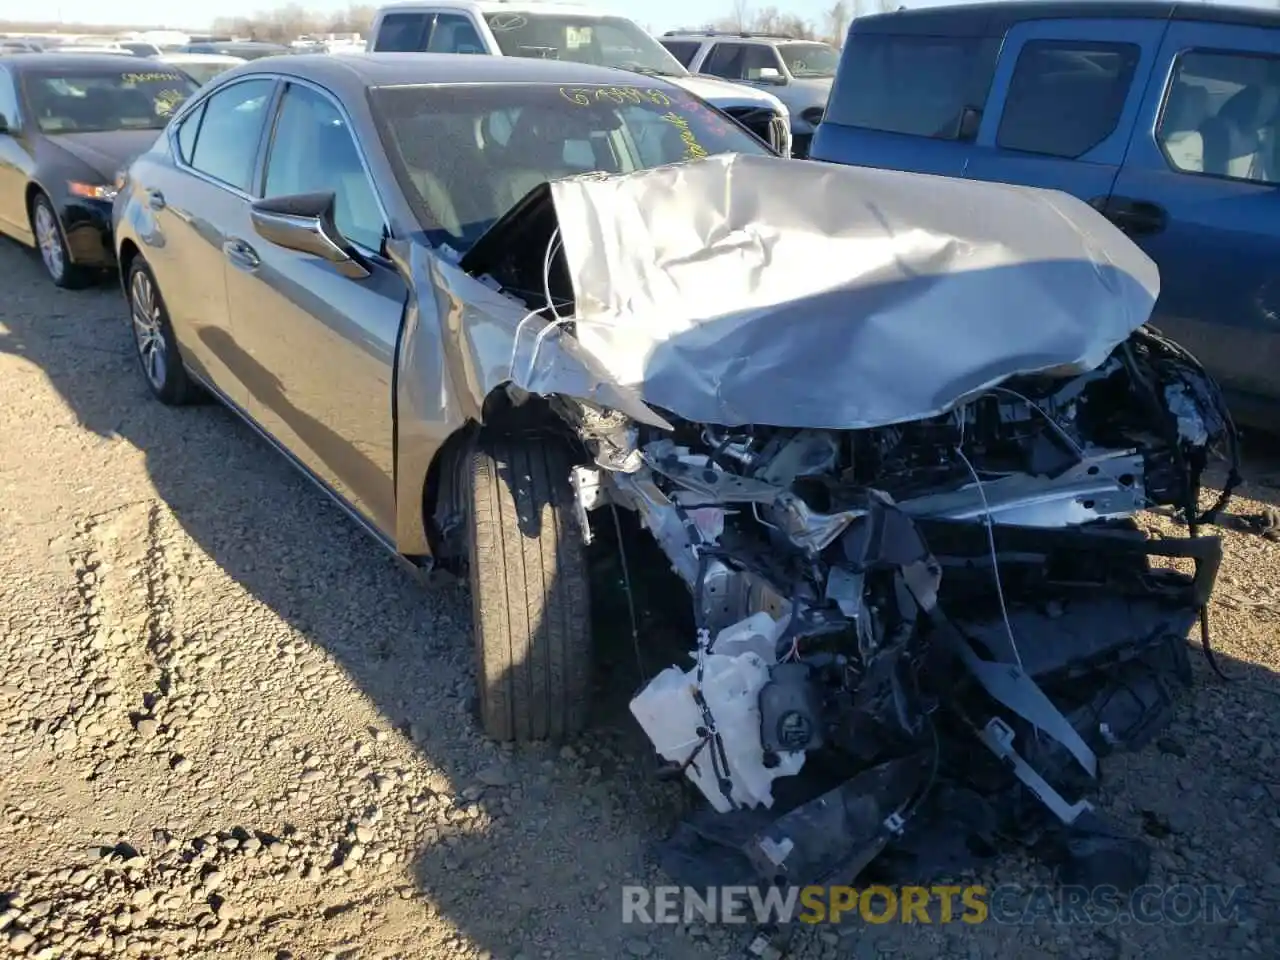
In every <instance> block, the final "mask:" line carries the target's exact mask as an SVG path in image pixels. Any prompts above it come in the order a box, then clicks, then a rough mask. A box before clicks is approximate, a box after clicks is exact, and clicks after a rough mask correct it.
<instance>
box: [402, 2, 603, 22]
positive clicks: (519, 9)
mask: <svg viewBox="0 0 1280 960" xmlns="http://www.w3.org/2000/svg"><path fill="white" fill-rule="evenodd" d="M419 10H420V11H422V12H424V13H425V12H428V11H431V10H474V11H476V12H478V13H545V14H548V15H550V16H555V15H556V14H561V15H571V16H575V17H591V18H593V19H597V20H603V19H605V18H606V17H607V18H612V19H626V18H625V17H622V16H621V15H620V14H616V13H610V12H609V11H607V10H598V9H596V8H595V7H588V6H584V5H582V4H578V3H555V2H550V3H543V2H542V0H515V2H512V3H508V2H507V0H404V2H400V3H385V4H383V5H382V6H380V7H378V15H379V16H381V15H382V14H386V13H416V12H418V11H419Z"/></svg>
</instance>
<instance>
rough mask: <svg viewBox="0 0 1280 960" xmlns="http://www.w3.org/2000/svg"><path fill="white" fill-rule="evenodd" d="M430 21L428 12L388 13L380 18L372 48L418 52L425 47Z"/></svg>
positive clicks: (398, 51)
mask: <svg viewBox="0 0 1280 960" xmlns="http://www.w3.org/2000/svg"><path fill="white" fill-rule="evenodd" d="M430 23H431V14H429V13H389V14H387V15H386V16H385V17H383V18H382V25H381V26H380V27H378V38H377V40H375V41H374V44H373V49H374V50H375V51H387V52H389V53H420V52H421V51H422V50H423V49H425V47H426V43H427V28H428V27H429V26H430Z"/></svg>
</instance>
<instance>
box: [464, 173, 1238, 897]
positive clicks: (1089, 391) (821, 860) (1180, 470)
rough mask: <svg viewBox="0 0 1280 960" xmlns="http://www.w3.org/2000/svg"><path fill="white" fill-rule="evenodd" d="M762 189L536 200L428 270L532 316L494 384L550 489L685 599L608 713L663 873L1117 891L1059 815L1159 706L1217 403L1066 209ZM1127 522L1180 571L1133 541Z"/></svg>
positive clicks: (1079, 801) (932, 181)
mask: <svg viewBox="0 0 1280 960" xmlns="http://www.w3.org/2000/svg"><path fill="white" fill-rule="evenodd" d="M775 164H784V162H783V161H774V160H772V159H770V158H759V159H756V158H728V159H724V158H720V159H714V158H713V160H709V161H705V162H701V163H699V164H688V165H681V166H680V167H675V168H663V169H660V170H655V171H648V172H646V173H642V174H636V175H633V176H630V177H616V178H607V179H603V180H599V179H597V180H591V179H587V180H576V181H563V182H556V183H553V184H551V185H550V188H549V189H548V190H547V191H545V192H544V195H543V196H542V198H541V201H539V200H538V198H532V199H531V200H530V201H529V202H528V203H527V204H526V205H525V208H524V209H523V210H522V211H517V216H515V217H514V218H513V220H512V222H510V223H507V224H505V225H502V226H501V228H500V233H501V231H507V234H508V235H509V238H510V242H507V243H505V244H504V243H503V242H501V240H502V236H501V235H496V236H495V237H491V238H489V239H488V240H487V241H482V244H479V245H478V247H480V252H479V254H477V255H475V256H473V257H472V262H471V263H470V264H469V263H468V262H467V260H466V259H465V258H464V261H463V264H462V266H463V268H464V269H468V268H469V269H470V270H471V272H472V273H473V274H475V275H481V279H482V280H484V282H485V283H486V284H487V285H488V287H490V288H496V289H501V290H505V291H508V292H511V293H512V295H513V296H519V297H520V299H521V300H522V302H523V305H524V306H529V307H533V308H534V310H533V312H532V313H529V314H527V315H526V316H525V317H524V318H523V319H522V321H521V326H523V325H524V323H525V321H527V320H529V318H531V317H532V318H534V323H535V325H536V328H537V333H536V335H534V336H530V337H526V338H524V340H523V343H524V344H525V346H523V347H522V337H521V332H522V331H521V330H519V329H517V330H516V332H515V333H514V335H513V337H512V345H511V357H512V359H511V363H510V370H511V378H510V382H511V384H512V388H513V390H514V393H515V395H517V396H526V395H529V394H539V395H542V396H544V397H546V398H547V399H548V401H549V404H550V407H551V409H552V410H554V411H555V413H556V414H558V416H559V418H560V419H561V420H562V421H563V422H565V423H567V424H568V425H569V426H570V428H571V429H572V430H573V431H574V432H575V433H576V434H577V436H578V437H579V439H580V440H581V441H582V444H583V446H584V448H585V449H586V450H587V451H588V454H589V456H590V458H591V461H592V462H590V463H584V464H583V465H581V466H579V467H577V468H576V469H575V473H574V476H573V483H574V487H575V489H576V491H577V509H578V512H579V519H580V522H581V523H582V524H583V528H584V530H586V531H587V535H588V537H589V536H590V531H591V528H592V514H593V512H594V511H597V510H600V509H601V508H607V509H609V510H627V511H632V512H633V513H634V514H635V515H636V516H637V517H638V519H639V521H640V523H641V524H642V525H643V527H644V528H645V529H647V530H648V532H649V533H650V534H651V535H652V537H653V538H654V540H655V541H656V543H657V544H658V546H659V547H660V548H661V550H662V552H663V553H664V554H665V556H666V558H667V560H669V562H670V565H671V568H672V569H673V571H674V572H675V574H676V576H678V577H679V579H680V580H681V581H683V583H684V584H685V586H686V587H687V588H688V591H689V595H690V597H691V601H692V605H693V619H694V622H695V631H694V636H692V637H691V638H690V646H689V652H688V659H687V661H686V662H684V663H680V664H677V665H673V666H671V667H668V668H667V669H665V670H663V671H662V672H660V673H659V674H658V675H657V676H655V677H653V678H652V679H651V680H650V681H649V682H648V684H647V686H645V687H644V689H643V690H641V692H640V693H639V694H638V695H637V696H636V697H635V699H634V700H633V701H632V703H631V711H632V714H633V715H634V716H635V718H636V720H637V721H638V722H639V724H640V726H641V727H642V728H643V729H644V731H645V733H646V734H647V735H648V737H649V739H650V740H651V741H652V742H653V744H654V746H655V748H656V750H657V752H658V754H659V755H660V756H661V757H662V759H663V762H664V763H665V765H666V766H665V770H666V771H667V772H668V773H670V774H671V775H673V776H680V777H683V778H686V779H687V780H688V781H690V782H691V783H692V784H693V785H694V786H695V787H696V788H697V790H698V791H699V793H700V794H701V796H702V798H703V799H705V802H706V805H705V809H704V811H703V812H702V813H700V814H697V815H695V816H693V817H692V818H690V820H689V821H687V822H686V823H685V824H683V825H682V827H681V829H680V830H678V831H677V832H676V835H675V836H674V837H673V839H672V841H671V842H670V843H669V844H667V846H666V847H665V855H664V862H665V863H666V865H667V868H668V870H669V872H671V873H672V874H674V875H676V876H677V878H678V879H679V880H680V881H681V882H691V883H695V884H699V885H701V884H705V883H729V882H758V883H785V884H796V885H801V884H808V883H818V882H823V881H825V880H829V879H832V878H835V879H838V880H839V881H840V882H848V881H849V880H851V879H852V878H853V877H854V876H855V875H857V874H858V873H859V872H860V871H861V870H863V868H865V867H866V866H867V865H868V864H870V863H871V862H872V861H873V860H875V861H877V862H878V863H879V864H880V866H881V867H882V868H884V867H886V866H887V865H889V864H899V865H901V866H902V868H903V869H904V870H906V871H907V872H908V874H909V875H910V876H911V877H913V878H914V879H915V880H917V881H918V880H920V879H921V878H922V877H923V876H924V875H928V874H937V873H939V872H945V871H947V870H949V869H952V868H958V867H960V866H963V865H964V861H965V860H966V858H967V857H969V856H970V855H972V853H973V851H974V850H975V849H977V848H979V847H982V848H985V849H989V850H996V849H999V848H1000V846H1001V845H1002V844H1003V843H1005V842H1008V841H1015V842H1018V843H1021V844H1030V845H1034V846H1035V847H1036V848H1037V849H1039V850H1041V851H1042V852H1044V853H1046V855H1051V856H1054V857H1056V859H1057V861H1058V862H1059V863H1060V864H1062V865H1064V867H1065V868H1066V869H1067V870H1068V871H1071V872H1072V873H1071V874H1070V875H1072V876H1074V877H1076V878H1078V879H1080V880H1081V881H1082V882H1094V883H1098V882H1106V883H1113V884H1116V885H1119V886H1123V885H1129V884H1135V883H1140V882H1141V881H1142V879H1143V877H1144V876H1145V872H1146V863H1145V848H1144V847H1143V846H1142V845H1141V844H1140V843H1139V842H1138V841H1136V840H1134V839H1133V838H1130V837H1127V836H1125V835H1124V834H1123V832H1121V831H1118V830H1117V829H1116V828H1115V827H1114V825H1112V824H1109V823H1108V822H1107V821H1106V820H1105V818H1103V817H1102V816H1101V815H1100V814H1099V813H1098V811H1096V810H1095V809H1094V808H1093V806H1092V804H1091V802H1090V799H1089V796H1090V793H1091V791H1092V789H1093V788H1094V787H1095V785H1096V783H1097V780H1098V776H1099V761H1100V758H1102V757H1105V756H1106V755H1107V754H1108V753H1110V752H1112V751H1115V750H1118V749H1123V748H1131V747H1138V746H1141V745H1143V744H1144V743H1146V742H1147V741H1148V740H1149V739H1150V738H1151V737H1152V735H1153V734H1154V732H1155V731H1156V730H1157V729H1159V727H1160V725H1161V724H1162V723H1163V721H1164V720H1165V719H1167V718H1168V716H1169V713H1170V710H1171V709H1172V706H1173V703H1174V697H1175V692H1176V689H1177V687H1178V686H1179V685H1180V684H1184V683H1187V682H1189V679H1190V673H1189V664H1188V660H1187V649H1188V648H1187V643H1186V637H1187V634H1188V631H1189V630H1190V629H1191V628H1192V626H1193V625H1194V624H1195V623H1196V621H1197V620H1198V619H1202V618H1203V611H1204V607H1205V604H1206V602H1207V600H1208V598H1209V595H1210V593H1211V591H1212V589H1213V585H1214V579H1215V577H1216V574H1217V569H1218V564H1219V562H1220V559H1221V545H1220V542H1219V541H1218V540H1217V539H1216V538H1213V537H1201V536H1198V535H1197V530H1196V525H1197V521H1198V520H1199V519H1202V518H1198V517H1197V516H1196V510H1197V507H1196V504H1197V502H1198V495H1199V491H1200V480H1201V476H1202V475H1203V473H1204V471H1205V469H1206V468H1207V466H1208V465H1209V463H1210V462H1211V461H1212V460H1213V459H1215V458H1216V457H1218V456H1220V455H1226V456H1231V457H1234V454H1235V434H1234V427H1233V426H1232V424H1231V421H1230V418H1229V415H1228V414H1227V411H1226V408H1225V406H1224V404H1223V402H1222V398H1221V394H1220V392H1219V391H1218V388H1217V386H1216V385H1215V384H1214V383H1213V381H1212V380H1211V379H1210V378H1209V377H1208V376H1207V375H1206V374H1205V372H1204V371H1203V369H1202V368H1201V367H1200V365H1199V364H1198V363H1197V362H1196V361H1195V359H1194V358H1192V357H1191V356H1190V355H1189V354H1187V353H1186V352H1185V351H1184V350H1182V349H1181V348H1180V347H1178V346H1177V345H1176V344H1174V343H1172V342H1170V341H1168V340H1167V339H1165V338H1163V337H1162V336H1161V335H1160V334H1159V333H1158V332H1156V331H1154V330H1152V329H1150V328H1149V327H1147V326H1146V325H1145V321H1146V320H1147V317H1148V316H1149V314H1150V310H1151V307H1152V304H1153V303H1154V301H1155V297H1156V294H1157V291H1158V277H1157V276H1156V274H1155V270H1154V266H1153V265H1152V264H1151V263H1150V261H1149V260H1147V259H1146V258H1145V256H1144V255H1142V254H1141V252H1140V251H1138V250H1137V248H1136V247H1134V246H1133V245H1132V244H1131V243H1130V242H1129V241H1128V240H1127V239H1125V238H1124V237H1123V236H1122V235H1121V234H1120V233H1119V232H1118V231H1116V230H1114V228H1112V227H1111V226H1110V225H1109V224H1108V223H1106V221H1105V220H1103V219H1102V218H1101V217H1100V216H1098V215H1097V214H1096V213H1095V212H1094V211H1092V210H1091V209H1089V208H1088V207H1087V206H1086V205H1084V204H1082V203H1079V202H1078V201H1075V200H1073V199H1072V198H1069V197H1065V196H1064V195H1061V194H1056V193H1050V192H1047V191H1030V190H1022V189H1020V188H1008V187H1004V186H1003V185H979V184H968V183H962V182H958V181H947V180H944V179H943V178H931V177H911V176H910V175H901V174H893V173H888V172H886V171H855V170H852V169H847V168H841V169H840V170H838V171H825V170H823V169H822V167H821V165H812V166H810V165H785V164H784V166H785V167H786V169H783V167H778V166H775ZM795 166H799V167H800V169H799V170H796V169H793V168H794V167H795ZM782 176H785V177H786V178H787V180H788V190H787V191H783V192H782V195H785V197H786V202H785V204H781V205H773V206H771V205H770V201H769V200H768V199H767V198H768V197H769V196H771V195H772V192H773V191H774V189H775V188H777V187H779V186H780V183H781V181H780V180H778V179H777V178H778V177H782ZM660 187H661V188H664V190H663V191H660V190H659V189H658V188H660ZM676 187H680V188H683V191H684V192H683V194H681V193H680V191H679V190H675V189H672V188H676ZM663 196H667V197H671V196H675V197H678V198H679V201H680V203H681V204H683V205H684V206H685V207H687V208H692V212H690V211H689V210H686V211H685V212H684V213H680V212H678V211H676V210H675V208H674V204H675V200H672V201H671V204H672V206H670V207H663V206H661V204H662V202H663V201H661V200H655V198H657V197H663ZM851 196H852V197H857V198H860V199H857V200H856V201H855V200H847V199H846V200H845V201H843V206H842V205H841V203H836V202H834V201H833V199H832V198H848V197H851ZM762 198H764V199H762ZM976 209H982V210H985V211H986V213H987V216H989V217H991V218H992V219H990V220H978V221H976V220H975V219H974V215H973V214H974V210H976ZM975 223H976V224H978V225H977V226H975ZM985 224H995V225H994V226H986V225H985ZM515 238H520V240H521V243H520V244H516V243H515V242H514V240H515ZM814 241H821V244H818V243H815V242H814ZM544 244H545V247H544ZM520 247H523V248H529V247H532V248H533V249H545V250H546V255H545V258H544V259H542V262H541V263H540V264H530V263H527V262H525V261H524V260H523V259H522V257H521V255H520V254H519V253H518V252H517V251H518V249H519V248H520ZM495 250H497V251H505V256H498V255H496V254H495ZM815 251H824V253H825V256H826V258H827V259H826V260H825V265H824V267H823V269H824V270H827V271H828V272H827V273H822V272H821V271H816V270H809V271H804V270H801V269H800V267H801V266H802V265H803V263H804V260H805V257H806V256H809V257H812V256H813V255H814V252H815ZM473 253H474V251H473ZM481 261H483V262H481ZM833 264H839V266H833ZM539 268H540V269H539ZM539 274H540V277H539ZM797 277H798V278H799V279H797ZM699 278H701V280H702V282H701V283H697V282H695V281H697V280H699ZM539 279H540V280H541V283H540V284H539V283H538V282H537V281H538V280H539ZM539 286H541V287H542V289H543V291H544V292H545V300H542V298H540V297H539V296H538V295H537V293H536V291H537V290H538V287H539ZM519 291H525V293H519ZM528 291H534V293H532V294H530V293H528ZM540 301H541V302H543V303H545V309H543V310H541V311H540V310H539V307H538V304H539V302H540ZM557 301H558V302H557ZM530 345H531V346H530ZM540 351H541V352H540ZM1233 477H1234V471H1233ZM1152 505H1171V506H1173V507H1175V508H1177V509H1178V510H1180V511H1183V512H1184V513H1185V515H1186V517H1187V520H1188V522H1189V525H1190V530H1189V535H1188V536H1187V537H1186V538H1185V539H1181V540H1176V539H1150V538H1148V537H1147V535H1146V534H1145V533H1144V532H1143V531H1142V529H1141V528H1140V527H1139V525H1138V524H1137V523H1136V522H1135V519H1134V518H1135V515H1137V514H1138V513H1140V512H1141V511H1142V510H1144V509H1146V508H1147V507H1149V506H1152ZM1219 507H1221V503H1220V504H1219ZM1205 636H1206V638H1207V633H1206V634H1205Z"/></svg>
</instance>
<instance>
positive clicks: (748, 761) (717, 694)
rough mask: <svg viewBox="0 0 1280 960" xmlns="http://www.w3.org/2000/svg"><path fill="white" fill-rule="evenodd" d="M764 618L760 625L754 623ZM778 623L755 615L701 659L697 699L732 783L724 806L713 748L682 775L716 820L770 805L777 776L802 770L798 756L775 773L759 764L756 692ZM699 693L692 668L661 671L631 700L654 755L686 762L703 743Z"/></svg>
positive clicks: (783, 759)
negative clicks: (717, 815) (739, 808)
mask: <svg viewBox="0 0 1280 960" xmlns="http://www.w3.org/2000/svg"><path fill="white" fill-rule="evenodd" d="M760 617H763V618H764V620H763V621H759V620H758V618H760ZM776 635H777V624H775V623H774V621H773V620H772V618H770V617H769V616H768V614H763V613H760V614H756V615H755V616H753V617H750V618H748V619H747V620H744V621H742V622H741V623H738V624H734V625H733V626H731V627H726V628H725V629H724V630H723V631H721V633H720V636H719V637H717V639H716V642H715V643H714V644H713V645H712V649H713V650H716V651H719V650H721V649H722V646H721V644H722V641H723V650H724V652H723V653H721V652H717V653H711V654H709V655H708V656H707V658H706V671H705V673H704V675H703V682H702V695H703V697H704V698H705V699H706V702H707V706H708V707H709V708H710V711H711V716H712V718H713V719H714V721H715V725H716V730H717V732H718V733H719V734H720V737H721V740H722V742H723V744H724V752H725V755H726V756H727V758H728V768H729V771H728V772H729V780H730V782H731V784H732V789H731V790H730V796H731V797H732V800H733V803H732V804H730V802H729V800H728V799H726V797H725V796H724V794H723V793H721V791H720V786H719V783H718V782H717V780H716V775H715V770H714V768H713V767H712V763H711V751H712V746H713V745H712V744H707V745H706V746H705V747H703V748H702V750H701V751H699V753H698V756H697V758H696V759H695V760H694V761H693V763H691V764H689V766H688V767H687V768H686V774H687V775H688V777H689V779H690V780H692V781H693V782H694V783H695V784H697V786H698V789H699V790H701V791H702V793H703V794H704V795H705V796H706V798H707V799H708V800H709V801H710V802H711V805H712V806H714V807H715V808H716V809H717V810H719V811H720V812H721V813H725V812H728V811H729V810H731V809H733V807H734V806H742V807H757V806H761V805H763V806H765V807H770V806H772V805H773V793H772V783H773V781H774V780H775V779H777V778H778V777H787V776H793V775H794V774H796V773H798V772H799V770H800V768H801V766H803V765H804V753H803V752H796V753H783V754H780V755H779V761H780V762H779V764H778V765H777V766H776V767H772V768H769V767H766V766H765V765H764V748H763V747H762V746H761V745H760V707H759V702H760V688H761V687H763V686H764V685H765V683H767V682H768V680H769V668H770V666H771V665H772V663H773V659H772V657H771V656H770V657H769V659H766V658H765V656H762V654H768V653H771V651H772V644H773V642H774V637H776ZM696 686H697V667H696V665H695V666H694V667H693V668H691V669H689V670H681V669H680V668H679V667H674V666H673V667H667V669H665V670H663V671H662V672H661V673H659V674H658V675H657V676H656V677H654V678H653V680H651V681H650V682H649V684H648V685H647V686H646V687H645V688H644V689H643V690H642V691H640V693H639V694H638V695H637V696H636V698H635V699H634V700H632V701H631V713H632V715H633V716H634V717H635V718H636V720H637V722H639V724H640V726H641V727H642V728H643V729H644V732H645V733H646V734H647V735H648V737H649V739H650V740H651V741H652V742H653V745H654V747H656V748H657V750H658V753H659V754H661V755H662V756H663V757H665V758H666V759H667V760H670V761H672V762H674V763H681V764H682V763H684V762H685V761H686V760H687V759H688V758H689V755H690V754H691V753H693V751H694V750H697V748H698V744H699V743H701V742H702V738H701V737H699V736H698V732H697V731H698V728H699V727H701V726H702V725H703V718H702V712H701V710H699V709H698V706H697V704H696V703H695V702H694V699H693V691H694V690H695V688H696Z"/></svg>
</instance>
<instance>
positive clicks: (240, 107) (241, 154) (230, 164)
mask: <svg viewBox="0 0 1280 960" xmlns="http://www.w3.org/2000/svg"><path fill="white" fill-rule="evenodd" d="M274 89H275V81H274V80H245V81H243V82H241V83H233V84H232V85H231V86H229V87H225V88H224V89H222V90H219V91H218V92H217V93H215V94H214V95H213V96H211V97H210V98H209V99H208V100H207V101H205V104H204V107H203V112H204V118H203V120H201V122H200V131H199V133H197V134H196V142H195V146H194V147H193V148H192V152H191V166H192V167H194V168H195V169H196V170H199V171H200V172H201V173H204V174H207V175H208V176H210V177H213V178H214V179H215V180H221V181H222V182H223V183H225V184H229V185H230V186H233V187H235V188H236V189H238V190H241V191H243V192H245V193H249V192H250V190H251V189H252V187H253V162H254V160H255V159H256V158H257V156H258V144H259V142H260V141H261V140H262V127H263V122H264V121H265V119H266V115H267V104H268V102H269V101H270V99H271V93H272V91H273V90H274ZM183 126H184V127H185V126H187V124H184V125H183Z"/></svg>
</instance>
